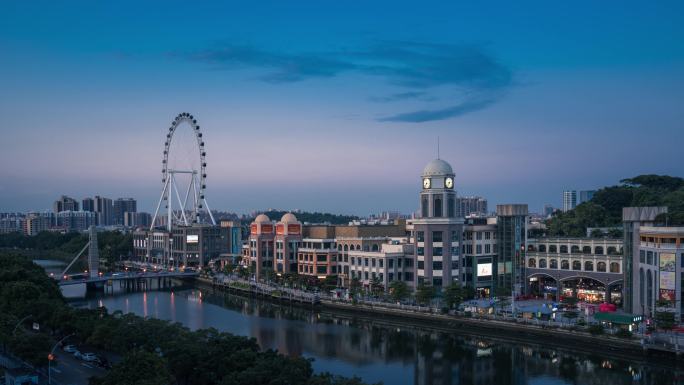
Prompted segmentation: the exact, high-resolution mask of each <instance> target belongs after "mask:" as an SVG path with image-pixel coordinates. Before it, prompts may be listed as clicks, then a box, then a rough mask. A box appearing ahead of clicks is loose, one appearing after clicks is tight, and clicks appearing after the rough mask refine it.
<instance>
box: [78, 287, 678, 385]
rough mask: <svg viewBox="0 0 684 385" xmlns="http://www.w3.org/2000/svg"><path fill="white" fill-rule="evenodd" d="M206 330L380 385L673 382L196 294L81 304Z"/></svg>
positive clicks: (587, 360) (623, 367)
mask: <svg viewBox="0 0 684 385" xmlns="http://www.w3.org/2000/svg"><path fill="white" fill-rule="evenodd" d="M84 304H85V305H87V306H90V307H95V306H100V305H104V306H105V307H107V309H109V311H110V312H112V311H115V310H121V311H124V312H133V313H135V314H138V315H142V316H149V317H154V318H160V319H166V320H170V321H173V322H176V321H177V322H181V323H183V324H184V325H186V326H188V327H190V328H192V329H197V328H206V327H214V328H217V329H219V330H222V331H227V332H231V333H234V334H238V335H244V336H250V337H254V338H256V339H257V341H258V342H259V344H260V345H261V346H262V347H264V348H273V349H277V350H279V351H280V352H283V353H285V354H291V355H301V356H305V357H311V358H314V359H315V361H314V363H313V366H314V369H315V370H316V371H329V372H332V373H336V374H341V375H346V376H351V375H358V376H360V377H362V378H363V379H364V380H366V381H367V382H375V381H384V383H385V384H416V385H417V384H445V385H449V384H489V383H492V384H494V383H495V384H544V385H550V384H597V385H598V384H658V385H661V384H680V383H682V382H680V380H678V379H676V377H675V374H678V373H679V372H675V371H673V370H665V369H662V368H654V367H649V366H646V365H642V364H637V363H631V365H630V363H628V362H624V361H619V360H612V359H609V358H607V357H602V356H600V355H595V356H589V355H586V354H579V353H577V354H575V353H567V352H558V351H555V350H554V349H545V348H539V347H537V346H532V345H524V344H510V343H506V342H501V341H498V340H495V339H487V338H484V337H473V336H465V335H456V334H454V333H440V332H434V331H428V330H420V329H416V328H413V327H408V326H406V327H401V326H399V327H398V326H396V325H393V326H389V325H387V324H386V323H383V322H382V321H368V320H361V319H355V318H349V317H345V316H339V315H332V314H330V313H327V312H324V313H320V312H314V311H312V310H308V309H303V308H297V307H289V306H279V305H275V304H272V303H268V302H262V301H256V300H253V299H246V298H243V297H239V296H232V295H225V296H224V295H223V294H222V293H219V294H217V295H213V294H211V293H210V292H207V291H205V292H202V291H200V290H182V291H176V292H168V291H150V292H144V293H128V294H121V295H105V296H103V295H99V296H98V297H96V298H89V299H87V300H86V302H85V303H84Z"/></svg>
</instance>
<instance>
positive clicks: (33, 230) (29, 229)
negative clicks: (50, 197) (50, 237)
mask: <svg viewBox="0 0 684 385" xmlns="http://www.w3.org/2000/svg"><path fill="white" fill-rule="evenodd" d="M54 220H55V214H54V213H50V212H46V213H29V214H28V215H27V216H26V219H25V220H24V234H26V235H30V236H33V235H37V234H38V233H40V232H41V231H48V230H50V228H51V227H52V225H53V223H54Z"/></svg>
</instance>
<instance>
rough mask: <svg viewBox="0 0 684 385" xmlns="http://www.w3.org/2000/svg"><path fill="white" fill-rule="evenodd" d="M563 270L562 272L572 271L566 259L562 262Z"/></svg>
mask: <svg viewBox="0 0 684 385" xmlns="http://www.w3.org/2000/svg"><path fill="white" fill-rule="evenodd" d="M561 269H562V270H570V262H568V260H567V259H564V260H562V261H561Z"/></svg>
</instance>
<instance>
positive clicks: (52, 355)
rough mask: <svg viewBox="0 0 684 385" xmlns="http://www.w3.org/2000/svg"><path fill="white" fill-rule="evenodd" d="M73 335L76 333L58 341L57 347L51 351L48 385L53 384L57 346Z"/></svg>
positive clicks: (49, 355)
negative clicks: (53, 362)
mask: <svg viewBox="0 0 684 385" xmlns="http://www.w3.org/2000/svg"><path fill="white" fill-rule="evenodd" d="M73 335H74V333H71V334H69V335H68V336H66V337H64V338H62V339H61V340H59V341H57V343H55V346H53V347H52V349H51V350H50V354H48V385H50V384H52V361H54V359H55V349H57V346H58V345H59V344H61V343H62V342H63V341H64V340H66V339H67V338H69V337H71V336H73Z"/></svg>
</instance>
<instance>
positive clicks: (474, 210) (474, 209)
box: [456, 196, 487, 218]
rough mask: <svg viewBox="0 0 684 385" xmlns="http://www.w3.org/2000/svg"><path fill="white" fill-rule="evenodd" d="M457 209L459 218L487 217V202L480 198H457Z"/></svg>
mask: <svg viewBox="0 0 684 385" xmlns="http://www.w3.org/2000/svg"><path fill="white" fill-rule="evenodd" d="M456 207H457V208H458V213H457V215H458V216H459V217H462V218H464V217H467V216H471V215H474V216H486V215H487V200H486V199H485V198H482V197H478V196H469V197H457V198H456Z"/></svg>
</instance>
